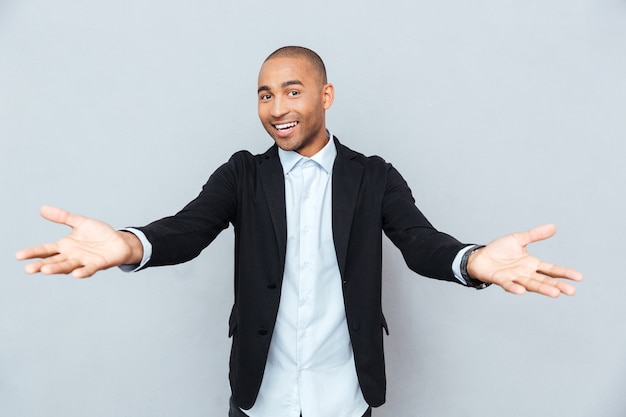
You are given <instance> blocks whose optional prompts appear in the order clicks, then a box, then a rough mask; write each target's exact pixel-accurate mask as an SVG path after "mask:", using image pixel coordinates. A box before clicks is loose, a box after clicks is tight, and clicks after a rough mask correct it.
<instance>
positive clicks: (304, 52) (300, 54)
mask: <svg viewBox="0 0 626 417" xmlns="http://www.w3.org/2000/svg"><path fill="white" fill-rule="evenodd" d="M274 58H303V59H305V60H306V61H307V62H308V63H309V64H311V66H312V67H313V69H315V71H316V72H317V73H318V74H319V75H320V78H321V79H322V84H326V83H327V82H328V81H327V77H326V66H324V61H322V58H320V56H319V55H318V54H317V53H315V52H314V51H312V50H310V49H309V48H305V47H304V46H283V47H282V48H278V49H277V50H275V51H274V52H272V53H271V54H269V56H268V57H267V58H265V61H263V62H267V61H269V60H270V59H274Z"/></svg>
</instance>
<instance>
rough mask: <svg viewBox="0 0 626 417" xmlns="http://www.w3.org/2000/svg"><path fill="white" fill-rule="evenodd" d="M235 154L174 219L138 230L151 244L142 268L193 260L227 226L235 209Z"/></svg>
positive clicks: (167, 219)
mask: <svg viewBox="0 0 626 417" xmlns="http://www.w3.org/2000/svg"><path fill="white" fill-rule="evenodd" d="M236 159H237V158H236V155H233V157H231V159H230V160H229V161H228V162H227V163H225V164H224V165H222V166H221V167H220V168H218V169H217V170H216V171H215V172H214V173H213V174H212V175H211V176H210V178H209V179H208V181H207V182H206V184H204V186H203V187H202V191H201V192H200V194H199V195H198V196H197V197H196V198H195V199H194V200H192V201H191V202H189V203H188V204H187V205H186V206H185V207H184V208H183V209H182V210H180V211H179V212H178V213H176V214H175V215H174V216H169V217H164V218H162V219H160V220H157V221H154V222H152V223H150V224H148V225H147V226H144V227H138V228H137V229H139V230H141V231H142V232H143V233H144V234H145V235H146V238H147V239H148V240H149V241H150V243H151V244H152V257H151V258H150V261H149V262H148V263H147V264H146V265H145V266H146V267H150V266H161V265H174V264H178V263H182V262H186V261H188V260H190V259H193V258H195V257H196V256H198V254H200V252H201V251H202V250H203V249H204V248H206V247H207V246H208V245H209V244H210V243H211V242H212V241H213V240H214V239H215V238H216V237H217V235H218V234H219V233H220V232H221V231H222V230H224V229H226V228H227V227H228V225H229V223H232V222H233V219H234V218H235V215H236V207H237V169H236V166H237V163H236Z"/></svg>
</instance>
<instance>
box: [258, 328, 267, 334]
mask: <svg viewBox="0 0 626 417" xmlns="http://www.w3.org/2000/svg"><path fill="white" fill-rule="evenodd" d="M259 334H260V335H261V336H265V335H266V334H267V329H259Z"/></svg>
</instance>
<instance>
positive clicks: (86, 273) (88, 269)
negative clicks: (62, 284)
mask: <svg viewBox="0 0 626 417" xmlns="http://www.w3.org/2000/svg"><path fill="white" fill-rule="evenodd" d="M99 270H100V269H99V268H97V267H94V266H92V265H85V266H83V267H82V268H77V269H75V270H74V271H73V272H72V276H73V277H74V278H89V277H91V276H92V275H93V274H95V273H96V272H98V271H99Z"/></svg>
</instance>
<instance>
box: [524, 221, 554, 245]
mask: <svg viewBox="0 0 626 417" xmlns="http://www.w3.org/2000/svg"><path fill="white" fill-rule="evenodd" d="M555 233H556V226H555V225H553V224H544V225H542V226H537V227H533V228H532V229H530V230H527V231H525V232H519V233H515V234H514V236H515V238H516V239H517V240H518V241H519V242H520V244H521V245H522V246H526V245H528V244H530V243H533V242H539V241H540V240H545V239H548V238H550V237H552V236H554V234H555Z"/></svg>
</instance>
